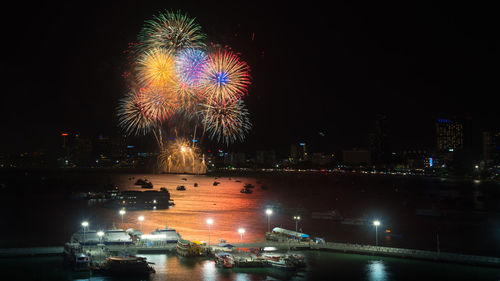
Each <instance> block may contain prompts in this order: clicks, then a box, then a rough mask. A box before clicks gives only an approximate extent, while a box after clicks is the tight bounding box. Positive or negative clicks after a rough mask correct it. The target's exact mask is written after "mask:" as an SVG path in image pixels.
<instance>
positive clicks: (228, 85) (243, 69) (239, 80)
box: [203, 50, 250, 101]
mask: <svg viewBox="0 0 500 281" xmlns="http://www.w3.org/2000/svg"><path fill="white" fill-rule="evenodd" d="M249 85H250V74H249V67H248V65H247V64H246V63H245V62H244V61H242V60H240V58H239V57H238V56H237V55H236V54H235V53H233V52H231V51H227V50H218V51H217V52H215V53H212V54H210V55H209V56H208V64H207V66H206V69H205V73H204V75H203V95H204V96H205V97H206V98H207V99H214V100H217V101H234V100H238V99H241V98H242V97H243V96H244V95H245V94H246V92H247V89H248V86H249Z"/></svg>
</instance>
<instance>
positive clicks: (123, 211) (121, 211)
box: [119, 209, 126, 229]
mask: <svg viewBox="0 0 500 281" xmlns="http://www.w3.org/2000/svg"><path fill="white" fill-rule="evenodd" d="M119 213H120V216H121V217H122V228H123V229H125V228H124V225H123V215H125V213H126V212H125V210H124V209H121V210H120V212H119Z"/></svg>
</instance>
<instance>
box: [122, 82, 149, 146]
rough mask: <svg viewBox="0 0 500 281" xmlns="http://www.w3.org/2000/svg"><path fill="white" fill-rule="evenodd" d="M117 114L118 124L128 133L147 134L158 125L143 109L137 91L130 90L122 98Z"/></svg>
mask: <svg viewBox="0 0 500 281" xmlns="http://www.w3.org/2000/svg"><path fill="white" fill-rule="evenodd" d="M117 116H118V119H119V121H118V125H119V126H120V127H121V128H122V129H123V130H124V131H125V133H126V134H127V135H137V136H139V135H146V134H148V133H150V132H151V131H152V130H153V129H154V128H155V127H156V126H157V123H156V122H155V121H154V120H152V119H150V118H148V117H147V116H146V115H145V114H144V112H143V111H142V110H141V108H140V105H139V101H138V99H137V92H135V91H130V92H128V93H127V94H126V95H125V97H124V98H123V99H121V100H120V103H119V105H118V111H117Z"/></svg>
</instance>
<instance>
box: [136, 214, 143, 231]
mask: <svg viewBox="0 0 500 281" xmlns="http://www.w3.org/2000/svg"><path fill="white" fill-rule="evenodd" d="M137 219H138V220H139V223H140V224H141V232H142V221H143V220H144V217H143V216H140V217H138V218H137Z"/></svg>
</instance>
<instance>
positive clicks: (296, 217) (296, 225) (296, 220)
mask: <svg viewBox="0 0 500 281" xmlns="http://www.w3.org/2000/svg"><path fill="white" fill-rule="evenodd" d="M293 219H294V220H295V232H297V228H298V224H299V220H300V216H294V217H293Z"/></svg>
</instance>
